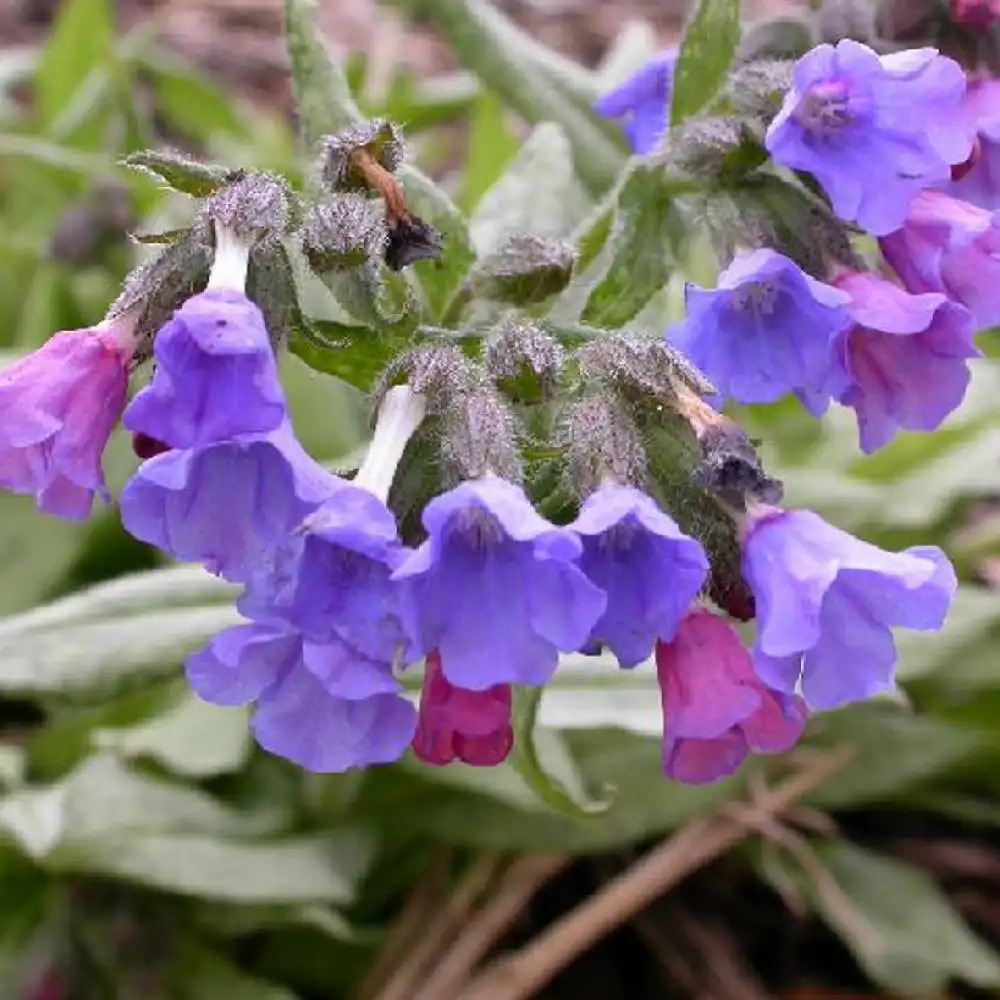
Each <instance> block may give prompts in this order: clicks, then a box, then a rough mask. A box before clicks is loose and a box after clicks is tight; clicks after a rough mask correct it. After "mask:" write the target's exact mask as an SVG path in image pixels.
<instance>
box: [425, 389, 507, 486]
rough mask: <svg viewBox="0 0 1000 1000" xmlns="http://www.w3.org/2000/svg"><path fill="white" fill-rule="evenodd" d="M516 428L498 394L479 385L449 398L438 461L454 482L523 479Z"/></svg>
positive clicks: (442, 426) (443, 422)
mask: <svg viewBox="0 0 1000 1000" xmlns="http://www.w3.org/2000/svg"><path fill="white" fill-rule="evenodd" d="M517 444H518V425H517V421H516V420H515V419H514V415H513V414H512V413H511V411H510V407H508V405H507V403H506V402H505V401H504V400H503V398H502V397H501V395H500V393H499V392H497V390H496V389H495V388H494V387H493V386H491V385H488V384H486V382H485V381H483V382H482V383H481V384H479V385H477V386H476V387H475V388H473V389H472V391H471V392H468V393H464V394H462V395H461V396H453V397H452V398H451V399H450V400H449V401H448V405H447V406H446V408H445V410H444V413H443V414H442V423H441V459H442V462H443V464H444V466H445V468H446V470H448V471H449V473H450V475H451V476H452V477H453V478H455V479H458V480H463V479H476V478H478V477H480V476H485V475H488V474H492V475H496V476H500V477H501V478H502V479H506V480H508V481H510V482H520V480H521V478H522V476H523V469H522V463H521V453H520V451H519V449H518V446H517Z"/></svg>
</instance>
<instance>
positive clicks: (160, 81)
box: [141, 54, 259, 143]
mask: <svg viewBox="0 0 1000 1000" xmlns="http://www.w3.org/2000/svg"><path fill="white" fill-rule="evenodd" d="M141 66H142V68H143V70H144V71H145V72H146V73H147V74H148V75H149V76H150V77H151V79H152V83H153V94H154V99H155V101H156V106H157V109H158V110H159V112H160V114H162V115H163V117H164V118H165V119H166V121H168V122H169V123H170V125H171V126H172V127H173V128H175V129H177V131H178V132H181V133H182V134H183V135H185V136H187V137H189V138H191V139H195V140H197V141H200V142H205V143H211V142H214V141H215V140H216V139H217V138H218V137H219V134H220V133H223V134H226V135H229V136H233V137H236V138H239V139H246V138H248V137H249V130H248V128H247V125H246V122H245V121H244V118H243V117H242V116H241V115H240V113H239V111H238V109H237V106H236V101H235V99H234V98H232V97H230V96H229V95H228V94H227V93H226V92H225V91H224V90H222V89H221V88H219V87H217V86H215V85H214V84H212V83H210V82H209V81H208V80H206V79H205V78H204V77H203V76H201V75H199V74H198V73H196V72H193V71H192V70H189V69H185V68H184V67H183V66H180V65H175V64H173V63H172V62H170V61H168V60H167V59H165V58H164V57H163V56H161V55H159V54H157V55H151V56H149V57H147V58H146V59H144V60H142V62H141ZM258 113H259V112H258Z"/></svg>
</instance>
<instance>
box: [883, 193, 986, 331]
mask: <svg viewBox="0 0 1000 1000" xmlns="http://www.w3.org/2000/svg"><path fill="white" fill-rule="evenodd" d="M880 244H881V247H882V253H883V255H884V256H885V259H886V260H887V261H888V262H889V264H890V265H891V267H892V269H893V270H894V271H895V272H896V274H898V275H899V278H900V280H901V281H902V282H903V284H904V285H905V286H906V288H907V289H908V290H909V291H911V292H915V293H921V292H937V293H939V294H942V295H947V296H948V298H950V299H952V300H953V301H955V302H957V303H959V304H960V305H963V306H965V307H966V308H967V309H968V310H969V311H970V312H971V313H972V315H973V317H974V319H975V324H976V329H977V330H982V329H985V328H987V327H990V326H996V325H997V324H998V323H1000V212H993V211H986V210H985V209H981V208H977V207H976V206H975V205H972V204H969V203H968V202H964V201H959V200H958V199H956V198H952V197H950V196H949V195H947V194H944V193H943V192H941V191H921V192H920V194H918V195H917V196H916V197H915V198H914V199H913V201H912V202H911V203H910V210H909V213H908V214H907V216H906V224H905V225H904V226H903V228H902V229H900V230H899V231H897V232H895V233H890V234H889V235H888V236H885V237H883V238H882V240H881V241H880Z"/></svg>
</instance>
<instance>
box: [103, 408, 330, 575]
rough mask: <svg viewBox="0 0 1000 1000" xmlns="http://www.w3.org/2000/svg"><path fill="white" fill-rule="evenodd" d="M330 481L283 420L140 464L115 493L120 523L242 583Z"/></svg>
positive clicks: (315, 503) (321, 498) (182, 557)
mask: <svg viewBox="0 0 1000 1000" xmlns="http://www.w3.org/2000/svg"><path fill="white" fill-rule="evenodd" d="M337 486H338V480H336V479H335V478H334V477H333V476H331V475H330V474H329V473H328V472H326V470H325V469H323V468H322V466H320V465H319V464H318V463H317V462H315V461H313V459H312V458H310V457H309V455H307V454H306V452H305V451H304V449H303V448H302V446H301V445H300V444H299V443H298V441H297V440H296V439H295V436H294V434H293V433H292V428H291V424H290V423H289V422H288V421H286V422H285V423H284V424H282V426H281V427H279V428H278V430H276V431H272V432H271V433H269V434H251V435H245V436H243V437H238V438H234V439H232V440H229V441H222V442H219V443H217V444H209V445H206V446H204V447H200V448H192V449H185V450H171V451H168V452H165V453H163V454H161V455H157V456H156V457H155V458H151V459H149V460H148V461H146V462H143V463H142V465H140V466H139V469H138V471H137V472H136V474H135V475H134V476H133V478H132V479H131V480H130V481H129V483H128V484H127V485H126V487H125V489H124V491H123V492H122V497H121V516H122V523H123V524H124V526H125V528H126V530H127V531H128V532H129V533H130V534H132V535H134V536H135V537H136V538H138V539H141V540H142V541H144V542H149V543H150V544H152V545H155V546H157V547H158V548H160V549H163V550H164V551H166V552H169V553H170V554H171V555H173V556H174V557H175V558H177V559H179V560H181V561H183V562H202V563H205V565H206V566H207V567H208V569H209V570H210V571H211V572H213V573H217V574H219V575H220V576H222V577H224V578H225V579H227V580H231V581H233V582H236V583H242V582H245V581H247V580H248V579H250V577H251V575H252V573H253V572H254V570H255V569H256V568H257V566H258V564H259V563H260V562H261V561H262V560H266V559H268V558H269V553H270V551H271V550H272V549H273V548H275V547H277V546H278V545H280V544H281V543H282V542H284V540H285V538H286V537H287V536H288V535H289V533H290V532H292V531H293V530H294V529H295V528H296V527H297V526H298V525H299V524H300V523H301V522H302V520H303V518H304V517H306V515H308V514H310V513H311V512H312V511H314V510H315V509H316V507H317V506H318V505H319V504H320V503H322V502H323V501H324V500H325V499H326V498H327V497H329V496H330V495H331V494H332V493H333V492H334V491H335V490H336V488H337Z"/></svg>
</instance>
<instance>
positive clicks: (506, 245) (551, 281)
mask: <svg viewBox="0 0 1000 1000" xmlns="http://www.w3.org/2000/svg"><path fill="white" fill-rule="evenodd" d="M575 258H576V255H575V251H574V249H573V247H572V245H571V244H569V243H563V242H561V241H559V240H552V239H547V238H545V237H543V236H532V235H528V234H516V235H512V236H508V237H507V238H506V239H505V240H504V241H503V242H502V243H501V244H500V246H499V247H497V249H496V251H494V253H492V254H490V255H489V256H488V257H485V258H484V259H483V260H481V261H480V262H479V263H478V264H477V265H476V267H475V270H474V271H473V272H472V274H471V275H470V280H471V282H472V288H473V291H474V292H475V293H477V294H479V295H481V296H482V297H483V298H487V299H494V300H496V301H499V302H512V303H516V304H518V305H530V304H532V303H535V302H544V301H545V300H546V299H548V298H551V297H552V296H553V295H556V294H558V293H559V292H561V291H562V290H563V289H564V288H565V287H566V286H567V285H568V284H569V281H570V278H571V277H572V276H573V266H574V263H575Z"/></svg>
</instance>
